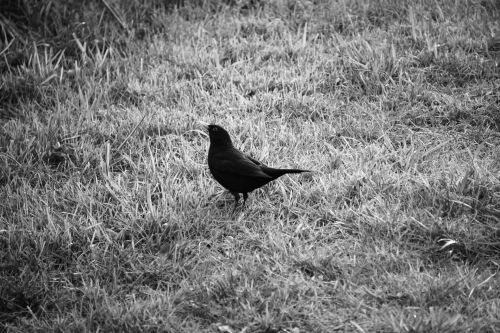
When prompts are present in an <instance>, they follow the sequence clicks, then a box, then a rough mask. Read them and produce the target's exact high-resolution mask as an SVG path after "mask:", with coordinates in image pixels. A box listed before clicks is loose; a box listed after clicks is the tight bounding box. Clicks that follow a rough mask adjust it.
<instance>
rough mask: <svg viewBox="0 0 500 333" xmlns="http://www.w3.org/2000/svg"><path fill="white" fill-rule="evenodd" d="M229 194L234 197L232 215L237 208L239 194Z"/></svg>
mask: <svg viewBox="0 0 500 333" xmlns="http://www.w3.org/2000/svg"><path fill="white" fill-rule="evenodd" d="M231 194H232V195H233V196H234V208H233V213H234V211H235V210H236V207H238V201H240V194H239V193H238V192H231Z"/></svg>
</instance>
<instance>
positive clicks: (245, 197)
mask: <svg viewBox="0 0 500 333" xmlns="http://www.w3.org/2000/svg"><path fill="white" fill-rule="evenodd" d="M247 199H248V193H246V192H245V193H243V206H242V207H245V202H247Z"/></svg>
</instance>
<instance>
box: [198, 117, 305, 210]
mask: <svg viewBox="0 0 500 333" xmlns="http://www.w3.org/2000/svg"><path fill="white" fill-rule="evenodd" d="M207 127H208V134H209V136H210V148H209V149H208V167H209V168H210V172H211V173H212V176H213V177H214V178H215V180H216V181H217V182H219V184H221V185H222V186H223V187H225V188H226V189H227V190H229V192H231V194H232V195H233V196H234V209H233V212H234V210H235V209H236V207H237V206H238V202H239V200H240V193H243V206H244V205H245V202H246V200H247V198H248V192H252V191H253V190H255V189H257V188H259V187H261V186H264V185H265V184H267V183H269V182H270V181H272V180H275V179H276V178H278V177H280V176H283V175H284V174H286V173H301V172H309V170H300V169H275V168H270V167H268V166H266V165H264V164H263V163H261V162H259V161H257V160H255V159H253V158H251V157H250V156H248V155H245V154H243V153H242V152H241V151H239V150H238V149H236V148H235V147H234V146H233V143H232V142H231V138H230V137H229V134H228V133H227V131H226V130H225V129H223V128H222V127H220V126H218V125H208V126H207Z"/></svg>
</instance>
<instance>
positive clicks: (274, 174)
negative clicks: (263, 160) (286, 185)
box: [262, 168, 311, 178]
mask: <svg viewBox="0 0 500 333" xmlns="http://www.w3.org/2000/svg"><path fill="white" fill-rule="evenodd" d="M262 169H263V171H264V172H265V173H266V174H268V175H269V176H271V177H273V178H278V177H280V176H283V175H284V174H286V173H302V172H311V170H301V169H274V168H265V169H264V168H262Z"/></svg>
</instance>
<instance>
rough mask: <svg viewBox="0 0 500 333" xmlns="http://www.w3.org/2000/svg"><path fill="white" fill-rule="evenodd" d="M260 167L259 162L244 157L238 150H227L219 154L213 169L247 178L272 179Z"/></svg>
mask: <svg viewBox="0 0 500 333" xmlns="http://www.w3.org/2000/svg"><path fill="white" fill-rule="evenodd" d="M260 165H261V163H260V162H259V161H257V160H255V159H253V158H251V157H249V156H246V155H244V154H243V153H241V152H240V151H238V150H236V149H234V150H229V151H228V150H226V151H224V152H223V153H220V154H217V157H216V158H214V163H213V167H214V168H215V169H217V171H220V172H226V173H231V174H235V175H241V176H246V177H255V178H262V179H272V177H271V176H269V175H267V174H266V173H264V172H263V171H262V169H261V167H260Z"/></svg>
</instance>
